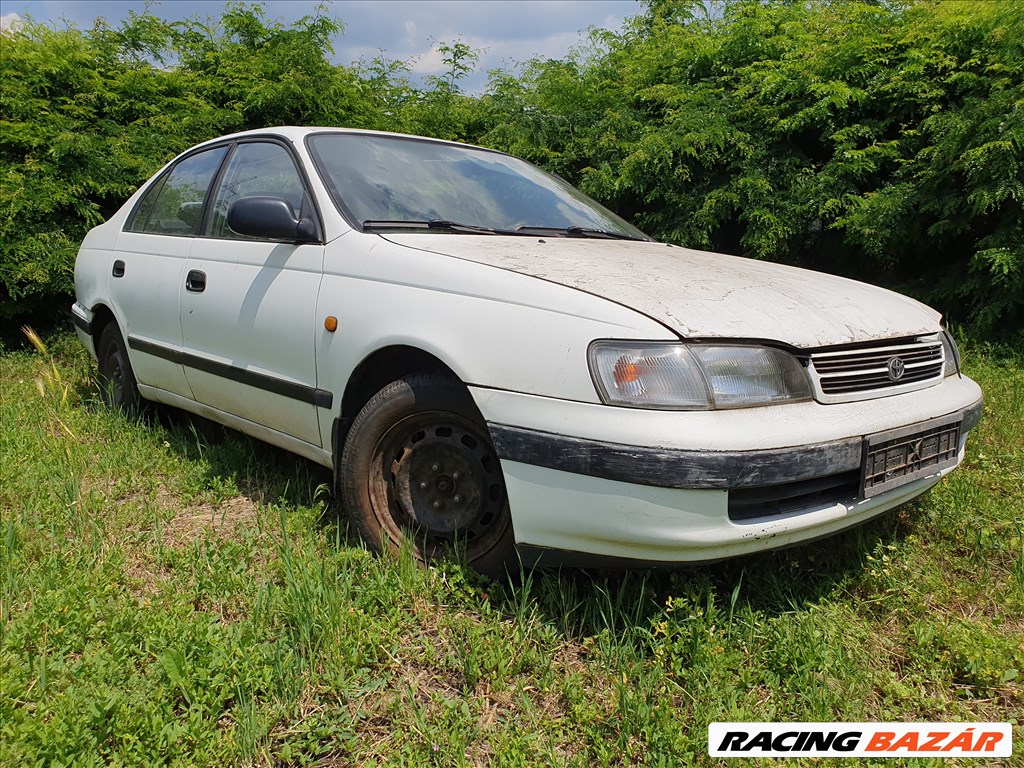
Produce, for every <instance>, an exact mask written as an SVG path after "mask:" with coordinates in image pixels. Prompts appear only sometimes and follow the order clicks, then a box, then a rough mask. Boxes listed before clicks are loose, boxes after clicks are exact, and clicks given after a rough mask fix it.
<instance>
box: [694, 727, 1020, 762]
mask: <svg viewBox="0 0 1024 768" xmlns="http://www.w3.org/2000/svg"><path fill="white" fill-rule="evenodd" d="M1012 739H1013V737H1012V734H1011V731H1010V724H1009V723H711V725H709V726H708V754H710V755H711V756H712V757H1010V755H1012V754H1013V744H1012Z"/></svg>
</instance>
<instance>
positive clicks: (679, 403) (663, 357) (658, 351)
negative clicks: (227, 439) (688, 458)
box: [589, 341, 811, 410]
mask: <svg viewBox="0 0 1024 768" xmlns="http://www.w3.org/2000/svg"><path fill="white" fill-rule="evenodd" d="M589 362H590V372H591V375H592V376H593V378H594V383H595V384H596V385H597V390H598V393H599V394H600V395H601V399H602V400H604V402H606V403H609V404H611V405H628V406H632V407H634V408H662V409H671V410H697V409H703V410H707V409H710V408H742V407H745V406H750V405H767V404H770V403H781V402H788V401H792V400H809V399H810V397H811V387H810V382H809V380H808V378H807V374H806V373H805V372H804V370H803V368H802V367H801V365H800V363H799V362H798V361H797V359H796V358H795V357H793V356H792V355H790V354H789V353H787V352H783V351H782V350H780V349H773V348H771V347H749V346H726V345H714V346H711V345H708V346H705V345H697V344H676V343H663V342H648V343H644V342H619V341H596V342H594V343H593V344H591V345H590V352H589Z"/></svg>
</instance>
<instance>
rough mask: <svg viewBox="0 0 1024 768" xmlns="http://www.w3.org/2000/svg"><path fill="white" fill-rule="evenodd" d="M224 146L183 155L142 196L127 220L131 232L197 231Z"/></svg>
mask: <svg viewBox="0 0 1024 768" xmlns="http://www.w3.org/2000/svg"><path fill="white" fill-rule="evenodd" d="M225 152H227V147H216V148H215V149H208V150H206V151H205V152H200V153H198V154H196V155H191V156H189V157H186V158H185V159H184V160H182V161H181V162H179V163H178V164H177V165H175V166H174V167H173V168H172V169H171V172H170V173H169V174H167V175H166V176H164V178H163V179H162V180H161V181H159V182H157V183H156V184H155V185H154V186H153V188H152V189H150V190H149V192H147V193H146V196H145V197H144V198H142V202H141V203H139V207H138V208H136V209H135V215H134V216H133V217H132V220H131V222H130V223H129V224H128V230H129V231H131V232H150V233H153V234H160V235H198V234H199V226H200V224H201V223H202V219H203V202H204V201H205V200H206V195H207V193H208V192H209V190H210V184H211V183H212V182H213V177H214V176H215V175H216V174H217V169H218V168H219V167H220V163H221V160H223V159H224V153H225Z"/></svg>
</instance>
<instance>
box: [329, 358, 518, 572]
mask: <svg viewBox="0 0 1024 768" xmlns="http://www.w3.org/2000/svg"><path fill="white" fill-rule="evenodd" d="M339 479H340V481H341V490H342V495H343V498H344V501H345V505H346V507H347V509H348V510H349V514H350V515H351V516H352V518H353V519H354V521H355V522H356V524H357V525H358V527H359V529H360V533H361V534H362V536H363V538H364V539H365V540H366V542H367V543H368V545H369V546H371V547H372V548H374V549H377V550H381V549H385V548H387V549H391V550H397V549H398V548H399V547H401V546H402V544H403V543H405V542H409V543H410V545H411V546H412V548H413V551H414V552H415V555H416V558H417V559H418V560H419V561H420V562H422V563H429V562H431V561H432V560H435V559H437V558H439V557H444V556H453V557H455V558H456V559H458V560H461V561H462V562H464V563H466V564H467V565H469V566H470V567H472V568H475V569H476V570H478V571H480V572H482V573H486V574H489V575H492V576H500V575H502V574H503V573H504V572H505V571H506V569H507V568H509V567H510V566H511V565H512V564H513V562H514V554H515V538H514V535H513V532H512V517H511V513H510V511H509V505H508V497H507V495H506V493H505V480H504V477H503V476H502V472H501V465H500V463H499V461H498V456H497V454H496V453H495V452H494V447H493V446H492V445H491V441H490V437H489V436H488V434H487V428H486V427H485V426H484V424H483V421H482V419H481V418H480V415H479V413H478V412H477V409H476V406H475V404H474V403H473V401H472V398H471V397H470V396H469V393H468V392H467V391H466V388H465V387H464V386H463V385H462V384H461V383H460V382H457V381H453V380H451V379H449V378H445V377H441V376H434V375H415V376H408V377H406V378H403V379H399V380H398V381H395V382H392V383H391V384H389V385H387V386H386V387H384V389H382V390H381V391H380V392H378V393H377V394H376V395H374V396H373V398H371V399H370V401H369V402H368V403H367V404H366V405H365V406H364V407H363V409H362V410H361V411H360V412H359V415H358V416H357V417H356V419H355V421H354V422H353V424H352V428H351V429H350V431H349V433H348V437H347V439H346V441H345V449H344V451H343V452H342V457H341V468H340V477H339Z"/></svg>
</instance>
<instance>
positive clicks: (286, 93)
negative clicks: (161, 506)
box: [0, 0, 1024, 335]
mask: <svg viewBox="0 0 1024 768" xmlns="http://www.w3.org/2000/svg"><path fill="white" fill-rule="evenodd" d="M342 31H343V25H342V23H341V22H340V21H339V20H336V19H333V18H330V17H329V16H328V15H326V12H325V11H324V10H322V9H319V10H317V11H316V12H315V13H314V14H312V15H310V16H307V17H304V18H302V19H300V20H298V21H297V22H295V23H293V24H290V25H285V24H282V23H280V22H273V21H269V20H267V19H266V18H265V14H264V11H263V9H262V7H261V6H260V5H246V4H240V3H235V4H228V5H227V6H226V7H225V9H224V10H223V12H222V14H221V17H220V18H219V19H217V20H215V21H201V20H198V19H191V20H187V21H182V22H173V23H168V22H164V21H162V20H160V19H158V18H156V17H155V16H152V15H149V14H147V13H143V14H141V15H136V14H132V15H131V16H130V18H129V19H128V20H127V21H126V22H125V23H124V24H123V25H122V26H121V27H120V28H118V29H116V30H115V29H111V28H109V27H106V26H103V25H102V24H98V25H97V26H95V27H93V28H92V29H90V30H79V29H76V28H74V27H70V28H61V29H54V28H50V27H47V26H44V25H40V24H36V23H32V22H29V23H27V24H26V25H25V26H24V27H23V28H21V29H19V30H17V31H8V32H5V33H4V34H3V46H2V49H0V55H2V65H3V66H2V70H0V298H2V303H0V318H10V317H12V316H15V315H18V314H25V313H26V312H27V311H29V310H31V308H32V307H33V306H35V305H36V304H38V303H39V302H53V301H56V302H58V303H59V304H60V305H62V306H63V305H64V304H65V303H66V301H67V297H68V295H69V294H70V292H71V288H72V285H71V280H72V270H73V263H74V254H75V251H76V247H77V244H78V243H79V242H80V240H81V238H82V236H83V235H84V234H85V232H86V231H87V230H88V229H89V227H91V226H93V225H94V224H96V223H97V222H99V221H101V220H102V219H103V218H104V217H106V216H108V215H109V214H110V213H111V212H112V211H114V210H115V209H116V208H117V207H118V206H119V205H120V204H121V203H122V202H123V201H124V200H125V199H126V198H127V197H128V196H129V195H130V194H131V193H132V192H133V191H134V189H135V188H136V187H137V186H138V185H139V184H140V183H141V182H142V181H144V180H145V179H146V178H147V177H148V176H149V175H150V174H152V173H153V172H154V171H155V170H156V169H158V168H159V167H160V166H161V165H162V164H163V163H165V162H166V161H167V160H169V159H170V158H171V157H173V155H174V154H175V153H177V152H179V151H181V150H183V149H185V148H186V147H188V146H190V145H191V144H194V143H195V142H197V141H199V140H202V139H206V138H210V137H213V136H217V135H220V134H223V133H226V132H229V131H234V130H241V129H246V128H255V127H262V126H267V125H280V124H306V125H311V124H324V125H345V126H353V127H365V128H376V129H383V130H394V131H401V132H408V133H416V134H424V135H430V136H437V137H441V138H446V139H456V140H465V141H470V142H475V143H481V144H484V145H487V146H492V147H495V148H499V149H503V150H506V151H509V152H512V153H513V154H516V155H519V156H522V157H525V158H527V159H530V160H532V161H534V162H537V163H539V164H541V165H543V166H544V167H546V168H548V169H549V170H552V171H554V172H556V173H559V174H560V175H562V176H564V177H566V178H568V179H569V180H571V181H573V182H575V183H577V184H579V185H580V186H581V187H582V188H583V189H584V191H586V192H588V193H590V194H591V195H593V196H594V197H596V198H598V199H599V200H601V201H602V202H605V203H606V204H607V205H609V206H610V207H612V208H613V209H615V210H616V211H617V212H619V213H620V214H622V215H624V216H625V217H627V218H630V219H632V220H634V221H635V222H636V223H637V224H639V225H640V226H641V227H643V228H644V229H646V230H647V231H648V232H650V233H651V234H653V235H655V236H656V237H659V238H661V239H665V240H668V241H671V242H676V243H681V244H685V245H688V246H691V247H698V248H708V249H713V250H719V251H725V252H730V253H742V254H744V255H747V256H752V257H754V258H761V259H771V260H776V261H783V262H787V263H792V264H797V265H803V266H807V267H811V268H815V269H822V270H825V271H829V272H835V273H839V274H844V275H848V276H851V277H854V278H858V279H862V280H867V281H869V282H874V283H880V284H884V285H889V286H892V287H895V288H897V289H899V290H903V291H905V292H908V293H911V294H912V295H915V296H918V297H920V298H922V299H923V300H926V301H928V302H930V303H932V304H934V305H935V306H937V307H938V308H939V309H940V310H942V311H943V312H944V313H945V314H946V315H947V317H949V318H950V319H951V320H953V321H955V322H958V323H961V324H967V325H971V326H973V327H974V328H975V329H976V330H977V331H979V332H982V333H984V334H987V335H1012V334H1014V333H1020V332H1021V330H1022V329H1024V114H1022V110H1024V6H1022V5H1021V4H1020V3H1018V2H1014V1H1013V0H993V1H992V2H985V3H976V2H967V1H966V0H963V1H962V2H961V1H960V0H950V1H949V2H932V1H931V0H919V1H918V2H911V0H906V1H900V2H884V3H881V2H867V0H864V1H863V2H860V1H857V0H853V1H851V2H842V3H837V2H826V1H825V0H816V1H815V2H808V3H793V2H782V1H781V0H779V1H774V2H759V1H755V0H716V2H712V3H705V2H702V1H698V0H648V2H647V3H646V9H645V12H644V13H643V14H642V15H640V16H638V17H636V18H634V19H632V20H630V21H629V22H628V23H627V26H626V28H625V31H624V32H622V33H621V34H613V33H610V32H606V31H601V30H593V31H592V33H591V37H590V41H589V44H587V45H585V46H583V47H582V48H580V49H578V50H575V51H573V52H571V53H570V54H569V55H568V56H567V57H565V58H564V59H562V60H534V61H531V62H528V63H526V64H524V65H522V67H521V68H520V69H518V70H516V71H494V72H491V73H490V75H491V78H490V82H489V85H488V87H487V90H486V92H485V93H483V94H482V95H479V96H474V95H467V94H465V93H464V92H463V91H462V87H461V84H462V82H463V81H464V79H465V77H466V75H467V74H468V73H470V72H471V71H472V69H473V68H474V67H475V66H476V63H477V60H478V52H476V51H474V50H473V49H472V48H470V47H469V46H468V45H466V44H465V43H463V42H461V41H456V42H439V43H438V44H437V48H438V51H439V53H440V54H441V57H442V59H443V62H444V65H445V68H444V71H443V72H442V73H441V74H439V75H436V76H433V77H430V78H428V79H427V81H426V82H425V84H424V85H422V86H420V85H415V84H414V83H413V82H412V81H411V79H410V75H409V71H410V63H409V62H404V61H395V60H389V59H388V58H387V57H386V56H385V55H383V54H382V55H381V56H379V57H377V58H376V59H374V60H373V61H371V62H369V63H366V62H360V63H359V64H356V65H353V66H351V67H345V66H338V65H335V64H332V63H331V56H332V51H331V40H332V39H333V38H334V37H335V35H337V34H339V33H341V32H342Z"/></svg>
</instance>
